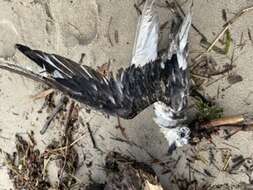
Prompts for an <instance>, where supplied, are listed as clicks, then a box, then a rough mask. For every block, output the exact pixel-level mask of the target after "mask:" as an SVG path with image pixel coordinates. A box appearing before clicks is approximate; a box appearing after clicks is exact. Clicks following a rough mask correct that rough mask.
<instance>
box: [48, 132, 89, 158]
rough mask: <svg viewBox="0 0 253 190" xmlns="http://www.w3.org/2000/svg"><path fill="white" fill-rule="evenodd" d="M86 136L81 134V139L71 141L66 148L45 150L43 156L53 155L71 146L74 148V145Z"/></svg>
mask: <svg viewBox="0 0 253 190" xmlns="http://www.w3.org/2000/svg"><path fill="white" fill-rule="evenodd" d="M85 136H86V134H83V135H82V136H81V137H79V138H78V139H76V140H75V141H73V142H72V143H71V144H70V145H69V146H68V147H67V146H63V147H60V148H56V149H52V150H47V151H45V153H44V154H49V153H50V154H53V153H55V152H59V151H63V150H65V149H67V148H70V147H72V146H74V145H75V144H76V143H78V142H79V141H80V140H81V139H82V138H84V137H85Z"/></svg>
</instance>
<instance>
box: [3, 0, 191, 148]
mask: <svg viewBox="0 0 253 190" xmlns="http://www.w3.org/2000/svg"><path fill="white" fill-rule="evenodd" d="M154 2H155V0H147V1H146V2H145V5H144V9H143V12H142V15H141V17H140V21H139V24H138V28H137V33H136V40H135V46H134V50H133V57H132V61H131V65H130V66H129V67H128V68H126V69H124V70H120V71H119V72H118V73H117V75H116V76H115V77H114V76H113V75H112V74H110V75H109V76H108V77H104V76H103V75H102V74H100V73H99V72H97V71H96V70H94V69H92V68H91V67H88V66H85V65H80V64H78V63H75V62H74V61H72V60H70V59H67V58H65V57H62V56H60V55H57V54H49V53H45V52H43V51H40V50H33V49H31V48H29V47H27V46H24V45H21V44H17V45H16V47H17V49H18V50H19V51H21V52H22V53H23V54H24V55H26V56H27V57H28V58H30V59H31V60H33V61H34V62H35V63H36V64H37V65H38V66H40V67H41V68H42V70H43V72H41V73H42V74H40V80H41V81H43V82H45V83H46V84H48V85H50V86H51V87H53V88H55V89H58V90H60V91H62V92H63V93H64V94H67V95H69V96H70V97H71V98H73V99H76V100H77V101H79V102H81V103H83V104H85V105H88V106H90V107H92V108H94V109H96V110H98V111H102V112H105V113H108V114H110V115H115V116H119V117H122V118H125V119H132V118H133V117H135V116H136V115H137V114H138V113H140V112H141V111H142V110H144V109H145V108H146V107H148V106H150V105H152V104H154V112H155V116H156V117H155V119H154V120H155V122H156V123H157V124H158V126H159V127H161V132H162V133H163V134H164V136H165V138H166V139H167V140H168V143H169V147H170V148H169V150H172V149H174V148H176V147H180V146H183V145H184V144H187V143H188V139H189V134H190V130H189V129H188V128H187V127H186V126H185V125H184V121H185V119H186V113H185V109H186V107H187V97H188V91H189V81H188V69H187V55H188V48H187V39H188V32H189V28H190V25H191V16H190V14H188V15H187V16H185V17H184V16H182V15H179V14H178V15H177V16H176V17H175V18H174V21H173V24H172V25H173V27H172V28H171V29H172V30H171V32H170V34H169V39H170V40H169V42H168V51H167V52H166V53H162V54H161V55H160V56H158V36H159V17H158V14H157V13H156V12H155V10H154ZM2 68H4V67H2ZM9 70H10V69H9ZM45 73H46V75H45Z"/></svg>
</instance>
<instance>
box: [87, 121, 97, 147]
mask: <svg viewBox="0 0 253 190" xmlns="http://www.w3.org/2000/svg"><path fill="white" fill-rule="evenodd" d="M86 125H87V129H88V132H89V134H90V138H91V141H92V144H93V148H95V149H98V147H97V143H96V141H95V139H94V136H93V134H92V131H91V128H90V124H89V123H87V124H86Z"/></svg>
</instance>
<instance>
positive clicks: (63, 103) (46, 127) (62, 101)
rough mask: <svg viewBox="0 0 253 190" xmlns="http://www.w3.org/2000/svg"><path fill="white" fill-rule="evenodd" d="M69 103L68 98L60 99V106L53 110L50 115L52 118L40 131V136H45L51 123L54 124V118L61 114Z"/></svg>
mask: <svg viewBox="0 0 253 190" xmlns="http://www.w3.org/2000/svg"><path fill="white" fill-rule="evenodd" d="M67 101H68V98H67V97H66V96H63V97H62V98H61V99H60V102H59V103H58V105H57V106H56V107H55V109H54V110H53V112H52V114H51V115H50V117H49V118H48V119H47V121H46V123H45V124H44V126H43V128H42V129H41V130H40V134H42V135H43V134H44V133H45V132H46V131H47V129H48V127H49V125H50V123H51V122H52V120H53V119H54V117H55V116H56V115H57V113H59V112H60V111H61V110H62V109H63V106H64V105H65V104H66V102H67Z"/></svg>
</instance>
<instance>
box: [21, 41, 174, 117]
mask: <svg viewBox="0 0 253 190" xmlns="http://www.w3.org/2000/svg"><path fill="white" fill-rule="evenodd" d="M17 48H18V49H19V50H20V51H21V52H22V53H23V54H24V55H26V56H27V57H29V58H30V59H31V60H33V61H34V62H35V63H36V64H37V65H39V66H40V67H41V68H42V69H43V70H44V71H43V72H46V73H47V75H45V73H42V75H43V77H44V79H45V80H50V81H51V82H50V84H51V86H52V87H54V88H56V89H59V90H61V91H62V92H63V93H65V94H68V95H69V96H70V97H72V98H74V99H76V100H78V101H80V102H81V103H84V104H86V105H88V106H91V107H92V108H95V109H97V110H100V111H104V112H106V113H108V114H112V115H118V116H120V117H122V118H126V119H130V118H133V117H134V116H136V115H137V114H138V113H139V112H141V111H142V110H143V109H145V108H146V107H148V106H149V105H151V104H153V103H154V102H156V101H158V100H160V99H162V98H163V96H164V95H165V88H164V82H163V81H166V78H167V77H168V73H169V70H170V68H169V67H166V66H165V65H164V64H163V63H161V62H159V61H156V62H155V64H154V63H153V62H150V63H148V64H145V65H144V66H143V67H138V66H135V65H132V66H130V67H128V68H127V69H125V70H121V71H120V72H118V74H117V75H116V78H114V76H113V75H112V74H111V75H110V76H109V77H108V78H105V77H104V76H102V75H101V74H100V73H99V72H97V71H95V70H94V69H92V68H91V67H88V66H85V65H79V64H77V63H75V62H73V61H72V60H70V59H67V58H64V57H62V56H59V55H56V54H48V53H45V52H42V51H39V50H32V49H30V48H29V47H27V46H24V45H20V44H18V45H17ZM175 59H176V57H175ZM171 61H173V59H172V60H171ZM174 61H175V60H174Z"/></svg>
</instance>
